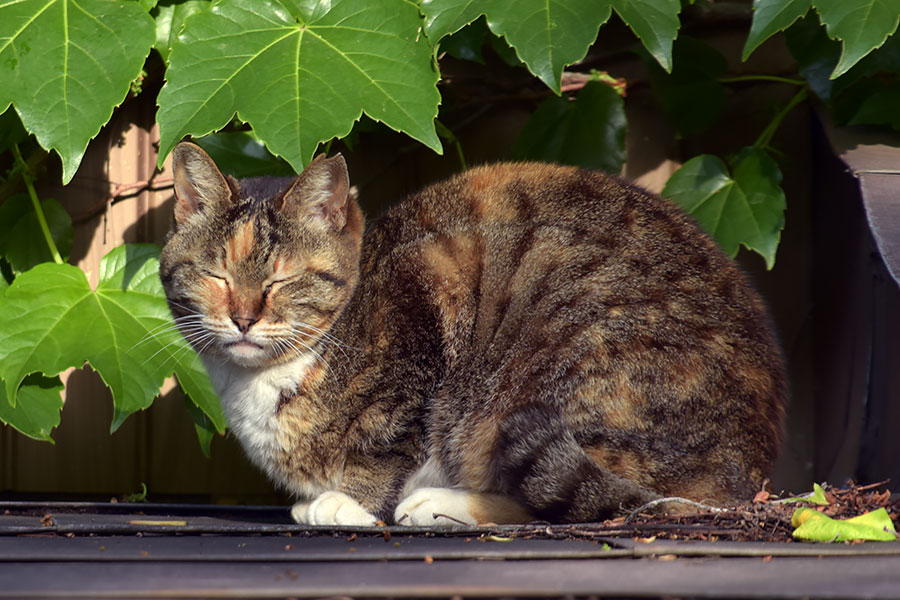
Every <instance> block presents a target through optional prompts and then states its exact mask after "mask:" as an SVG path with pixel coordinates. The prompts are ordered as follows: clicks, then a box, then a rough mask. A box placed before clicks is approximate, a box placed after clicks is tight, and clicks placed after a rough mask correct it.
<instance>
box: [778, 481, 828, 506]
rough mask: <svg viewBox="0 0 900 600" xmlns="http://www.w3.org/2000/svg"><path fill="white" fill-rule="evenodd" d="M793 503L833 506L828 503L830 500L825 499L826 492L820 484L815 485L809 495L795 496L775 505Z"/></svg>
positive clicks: (779, 501)
mask: <svg viewBox="0 0 900 600" xmlns="http://www.w3.org/2000/svg"><path fill="white" fill-rule="evenodd" d="M793 502H810V503H812V504H815V505H817V506H828V505H829V504H831V503H830V502H829V501H828V498H826V497H825V490H824V489H823V488H822V486H821V485H819V484H818V483H814V484H813V491H811V492H809V493H808V494H804V495H802V496H793V497H791V498H785V499H783V500H776V501H775V502H773V504H789V503H793Z"/></svg>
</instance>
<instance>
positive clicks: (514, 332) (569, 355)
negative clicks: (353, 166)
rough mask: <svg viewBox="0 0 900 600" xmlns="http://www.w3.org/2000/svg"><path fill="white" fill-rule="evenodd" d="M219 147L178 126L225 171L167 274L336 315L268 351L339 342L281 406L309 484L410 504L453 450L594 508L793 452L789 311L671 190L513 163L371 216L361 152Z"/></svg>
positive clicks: (742, 494)
mask: <svg viewBox="0 0 900 600" xmlns="http://www.w3.org/2000/svg"><path fill="white" fill-rule="evenodd" d="M204 157H205V155H204V154H202V151H200V150H199V149H196V147H193V146H190V145H187V144H182V145H180V146H179V148H178V149H176V157H175V158H176V170H178V169H181V170H182V173H183V174H186V175H184V177H187V178H188V179H190V177H191V173H193V174H194V175H193V177H194V178H195V179H196V178H199V179H201V180H202V185H197V184H195V185H194V186H193V187H191V186H190V185H186V184H182V185H181V188H180V197H179V202H178V204H177V206H178V208H177V209H176V223H177V224H176V227H175V228H174V230H173V232H172V233H171V234H170V237H169V239H168V241H167V244H166V247H165V249H164V251H163V255H162V263H161V277H162V279H163V282H164V284H165V286H166V291H167V294H168V297H169V299H170V304H171V307H172V311H173V313H174V314H175V315H176V316H177V317H178V316H180V317H188V316H189V315H191V314H203V315H209V314H211V315H214V316H215V315H218V317H217V318H218V319H219V321H220V322H222V323H224V324H225V325H222V327H225V326H226V325H228V323H229V322H234V323H235V326H236V327H237V328H238V329H240V330H241V331H243V329H242V327H244V326H246V327H247V328H248V329H249V328H260V329H264V328H265V327H272V328H277V327H279V326H280V324H281V323H283V322H302V323H306V324H308V325H310V326H312V327H305V326H304V327H301V329H302V332H301V333H298V332H297V331H296V330H295V331H293V332H285V333H282V334H281V335H285V336H288V337H289V338H290V339H292V340H293V341H292V342H291V345H290V347H288V346H286V345H284V344H283V345H282V346H281V348H282V352H281V353H279V352H276V351H274V350H273V351H271V352H269V354H267V355H266V358H265V359H264V360H263V359H261V360H262V362H261V363H260V364H263V365H267V364H275V363H278V362H280V361H281V362H283V361H285V360H288V359H289V358H290V357H292V356H295V355H296V354H297V353H304V352H310V351H314V352H315V355H316V356H315V357H314V358H311V362H312V367H311V368H310V369H309V370H308V371H307V372H306V373H305V375H304V377H303V379H302V381H300V382H299V383H297V384H296V386H293V387H292V388H291V389H285V390H282V392H281V396H280V399H279V401H278V402H277V408H276V409H272V412H273V414H274V415H275V416H276V422H277V424H278V425H277V427H278V433H277V440H278V444H277V446H278V450H277V451H275V455H274V456H272V457H271V459H270V460H269V461H268V462H266V461H265V460H263V459H257V462H260V466H262V467H263V468H264V469H266V470H267V472H268V473H269V474H270V476H272V477H273V479H274V480H275V481H277V482H278V483H280V484H281V485H283V486H285V487H286V488H287V489H289V490H292V491H294V492H297V493H298V494H300V495H306V496H309V495H310V492H309V490H310V489H314V490H319V491H322V490H329V489H335V490H339V491H341V492H344V493H346V494H348V495H349V496H351V497H352V498H354V499H356V500H357V501H358V502H359V503H360V504H361V505H362V506H363V507H364V508H366V509H367V510H368V511H370V512H371V513H372V514H375V515H378V516H380V517H382V518H389V517H390V516H391V515H392V511H393V509H394V507H395V506H396V504H397V503H398V501H399V500H400V499H401V498H400V495H401V490H402V489H403V486H404V483H405V482H406V480H407V479H408V478H409V477H410V476H411V475H412V474H413V473H415V472H416V471H417V470H418V469H419V468H421V467H422V465H423V464H424V463H425V462H426V461H428V460H429V459H430V460H431V461H432V464H436V465H437V466H438V467H439V469H440V471H441V473H442V474H443V476H444V477H445V479H446V481H447V482H448V484H449V485H450V486H453V487H458V488H462V489H467V490H471V491H473V492H479V493H481V495H480V497H481V498H482V499H483V502H481V501H479V502H476V504H477V505H478V506H479V507H481V509H478V510H483V511H484V512H483V514H480V515H479V518H484V519H485V520H493V521H498V520H508V521H516V520H522V519H525V518H526V516H527V515H531V516H535V517H541V518H545V519H550V520H562V521H575V520H590V519H599V518H604V517H608V516H609V515H611V514H612V513H613V512H614V511H616V510H617V509H618V508H620V507H621V506H628V505H634V504H636V503H639V502H643V501H646V500H649V499H652V498H655V497H657V496H659V495H664V496H669V495H678V496H684V497H688V498H693V499H695V500H702V501H708V502H719V503H723V502H729V501H732V500H736V499H742V498H747V497H749V496H751V495H752V493H753V492H754V491H755V490H756V489H757V488H758V486H759V485H760V484H761V482H762V480H763V478H764V477H766V476H767V475H768V474H769V472H770V470H771V467H772V464H773V461H774V459H775V457H776V454H777V451H778V446H779V434H780V428H781V418H782V405H783V401H784V398H785V393H786V392H785V381H784V375H783V371H782V364H781V357H780V353H779V350H778V348H777V345H776V342H775V339H774V336H773V333H772V330H771V326H770V324H769V320H768V318H767V316H766V314H765V312H764V308H763V305H762V302H761V301H760V299H759V298H758V297H757V295H756V294H755V293H754V292H753V291H752V289H751V288H750V287H749V286H748V284H747V283H746V281H745V278H744V277H743V275H742V274H741V273H740V272H739V270H738V269H737V268H736V267H735V265H734V264H733V263H732V261H731V260H729V259H728V258H727V257H726V256H724V255H723V254H722V252H721V251H720V250H719V249H718V248H717V247H716V245H715V244H714V242H712V241H711V240H710V239H709V238H708V237H707V236H706V235H704V234H702V233H701V232H700V231H699V230H698V228H697V227H696V226H695V225H694V223H693V222H692V221H691V220H690V219H689V218H688V217H686V216H685V215H684V214H682V213H681V212H680V211H679V210H678V209H676V208H675V207H674V206H673V205H672V204H671V203H669V202H668V201H665V200H662V199H660V198H658V197H656V196H653V195H651V194H648V193H647V192H644V191H643V190H641V189H639V188H637V187H634V186H632V185H629V184H627V183H623V182H622V181H620V180H618V179H615V178H612V177H609V176H606V175H603V174H600V173H596V172H590V171H584V170H579V169H576V168H572V167H559V166H553V165H546V164H534V163H527V164H498V165H494V166H486V167H479V168H476V169H472V170H470V171H467V172H465V173H462V174H459V175H457V176H455V177H453V178H451V179H450V180H448V181H445V182H443V183H439V184H436V185H433V186H430V187H428V188H426V189H425V190H423V191H421V192H420V193H418V194H415V195H413V196H412V197H410V198H408V199H407V200H405V201H403V202H401V203H398V204H397V205H395V206H394V207H392V208H391V209H389V210H388V211H387V212H386V214H384V215H383V216H382V217H381V218H380V219H379V220H378V221H376V222H374V223H373V224H372V225H371V226H370V227H369V228H368V229H366V231H365V235H364V237H363V223H362V216H361V213H360V212H359V209H358V207H357V206H356V204H355V202H354V201H353V199H352V198H347V196H348V192H347V183H346V172H345V171H342V169H343V161H342V159H331V161H322V160H317V161H315V162H314V163H313V165H312V166H311V167H310V168H309V169H307V171H305V172H304V174H303V175H301V176H300V177H299V178H298V180H297V181H296V182H293V183H292V182H291V180H283V181H274V180H273V181H266V182H263V181H250V182H248V181H243V182H235V181H233V180H229V179H226V178H225V177H223V176H221V175H219V174H218V172H217V171H216V172H215V173H212V169H214V167H212V168H211V167H210V166H209V165H211V161H208V158H204ZM206 161H208V164H207V162H206ZM185 165H188V167H190V166H191V165H193V167H192V168H193V170H191V168H186V167H185ZM323 165H327V168H326V166H323ZM263 189H265V193H261V192H260V191H259V190H263ZM198 190H199V191H198ZM235 190H241V191H240V194H241V196H242V197H240V198H236V197H232V196H234V195H235V193H233V192H234V191H235ZM223 261H224V262H223ZM273 282H274V283H273ZM266 289H268V292H265V291H264V290H266ZM213 292H216V293H213ZM228 326H229V327H230V325H228ZM326 331H327V332H328V333H327V336H326V335H324V334H323V333H322V332H326ZM235 335H236V334H235ZM274 336H275V334H274V333H273V337H274ZM188 337H189V338H190V335H189V336H188ZM336 340H339V342H340V345H339V344H338V343H335V341H336ZM204 343H205V340H199V339H197V338H196V336H195V339H194V344H195V345H196V346H197V347H198V348H201V349H202V350H203V352H204V353H205V354H206V355H209V356H213V357H215V356H220V357H225V359H223V360H228V358H227V357H228V352H227V349H226V348H224V346H223V347H220V346H219V344H217V343H213V344H212V345H210V346H209V347H204ZM273 344H274V342H273ZM286 348H287V350H285V349H286ZM254 364H255V363H254ZM254 368H255V367H254ZM245 445H246V444H245ZM248 452H250V453H251V455H252V451H251V450H250V449H248ZM263 463H265V464H263Z"/></svg>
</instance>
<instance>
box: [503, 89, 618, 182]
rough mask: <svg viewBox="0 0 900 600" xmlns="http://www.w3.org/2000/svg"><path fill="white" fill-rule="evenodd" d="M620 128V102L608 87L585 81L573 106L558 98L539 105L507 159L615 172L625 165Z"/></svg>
mask: <svg viewBox="0 0 900 600" xmlns="http://www.w3.org/2000/svg"><path fill="white" fill-rule="evenodd" d="M626 128H627V123H626V120H625V105H624V102H623V101H622V98H621V97H620V96H619V95H618V94H617V93H616V92H615V90H613V89H612V88H611V87H609V86H608V85H606V84H603V83H599V82H596V81H591V82H588V83H587V85H585V86H584V88H583V89H582V90H581V91H580V92H578V95H577V96H576V98H575V101H574V102H571V101H570V100H569V99H568V98H559V97H552V98H548V99H547V100H545V101H544V102H542V103H541V105H540V106H539V107H538V109H537V110H536V111H535V113H534V114H533V115H532V116H531V118H530V119H529V120H528V123H526V124H525V128H524V129H523V130H522V133H521V134H520V135H519V138H518V139H517V140H516V142H515V143H514V144H513V149H512V155H513V158H515V159H530V160H543V161H549V162H557V163H562V164H568V165H577V166H581V167H586V168H591V169H602V170H604V171H607V172H609V173H616V174H618V173H620V172H621V170H622V164H623V163H624V161H625V131H626Z"/></svg>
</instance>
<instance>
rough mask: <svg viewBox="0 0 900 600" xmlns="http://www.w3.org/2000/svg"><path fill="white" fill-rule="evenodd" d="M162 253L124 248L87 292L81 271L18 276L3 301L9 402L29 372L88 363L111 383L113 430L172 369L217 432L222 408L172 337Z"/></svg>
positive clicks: (0, 314) (44, 270)
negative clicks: (162, 278)
mask: <svg viewBox="0 0 900 600" xmlns="http://www.w3.org/2000/svg"><path fill="white" fill-rule="evenodd" d="M158 254H159V249H158V248H157V247H156V246H151V245H126V246H120V247H118V248H116V249H114V250H112V251H111V252H110V253H109V254H107V255H106V256H105V257H104V258H103V261H102V262H101V265H100V283H99V285H98V286H97V289H96V291H93V290H91V289H90V287H89V285H88V282H87V279H86V277H85V275H84V272H83V271H81V270H80V269H78V268H77V267H73V266H71V265H57V264H50V263H44V264H41V265H38V266H37V267H35V268H33V269H31V270H30V271H27V272H25V273H23V274H21V275H20V276H18V277H17V278H16V279H15V280H14V281H13V283H12V285H10V287H9V288H8V289H7V290H6V293H5V294H4V296H3V297H2V299H0V322H3V323H5V324H6V325H5V326H4V328H3V329H2V330H0V379H2V380H3V382H4V387H5V394H6V396H7V399H8V403H9V404H11V405H13V406H15V405H17V390H18V389H19V384H20V383H21V382H22V380H23V379H24V378H25V377H26V376H27V375H28V374H30V373H34V372H41V373H45V374H48V375H55V374H57V373H59V372H60V371H62V370H63V369H66V368H68V367H72V366H74V367H80V366H82V365H83V364H84V363H85V362H87V363H88V364H89V365H90V366H91V367H92V368H93V369H94V370H95V371H97V372H98V373H99V374H100V377H101V378H102V379H103V381H104V382H105V383H106V385H107V386H109V388H110V390H111V391H112V396H113V403H114V416H113V422H112V430H115V429H116V428H118V426H119V425H121V424H122V422H123V421H124V420H125V418H126V417H127V416H128V415H130V414H131V413H133V412H135V411H137V410H142V409H144V408H147V407H148V406H149V405H150V403H151V402H152V401H153V398H154V397H155V396H156V394H157V393H158V392H159V389H160V386H161V385H162V382H163V379H164V378H165V377H167V376H168V375H170V374H171V373H172V371H173V370H174V371H175V373H176V374H177V375H178V379H179V382H180V383H181V385H182V387H183V388H184V389H185V391H186V392H187V393H188V394H189V395H190V396H191V398H192V399H193V400H194V401H195V402H196V403H197V404H198V406H200V407H201V408H202V409H203V411H204V412H205V413H206V414H207V416H208V417H209V418H210V420H211V421H212V422H213V423H215V424H216V426H217V428H218V429H219V430H220V431H222V430H224V426H225V421H224V417H223V414H222V412H221V407H220V406H219V403H218V401H217V400H216V397H215V394H214V392H213V391H212V386H211V385H210V383H209V380H208V378H207V377H206V375H205V373H204V372H203V370H202V366H201V365H199V364H198V363H199V361H197V360H196V357H195V355H194V354H193V352H192V351H191V350H190V348H189V347H188V346H187V344H186V342H184V341H183V340H182V339H181V338H180V336H177V335H175V332H174V327H173V325H172V321H171V316H170V315H169V312H168V307H167V306H166V302H165V298H164V296H163V291H162V285H161V284H160V282H159V275H158V270H159V262H158V258H157V257H158Z"/></svg>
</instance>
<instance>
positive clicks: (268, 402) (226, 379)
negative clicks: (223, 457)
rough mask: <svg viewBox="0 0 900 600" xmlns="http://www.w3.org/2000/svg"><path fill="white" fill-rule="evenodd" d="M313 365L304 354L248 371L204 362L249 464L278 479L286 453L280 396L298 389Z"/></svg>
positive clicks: (246, 368) (227, 363) (219, 362)
mask: <svg viewBox="0 0 900 600" xmlns="http://www.w3.org/2000/svg"><path fill="white" fill-rule="evenodd" d="M314 361H315V356H312V355H310V354H303V355H300V356H298V357H297V358H295V359H294V360H292V361H290V362H286V363H283V364H280V365H276V366H274V367H268V368H249V367H240V366H238V365H235V364H233V363H229V362H223V361H220V360H217V359H216V358H214V357H209V358H206V360H205V363H206V369H207V371H208V372H209V377H210V380H211V381H212V384H213V387H215V389H216V393H218V395H219V400H220V401H221V403H222V408H223V410H224V411H225V416H226V418H227V419H228V425H229V426H230V427H231V430H232V432H233V433H234V434H235V436H237V438H238V440H239V441H240V442H241V445H242V446H243V448H244V451H245V452H246V453H247V456H248V457H249V458H250V460H251V461H252V462H253V463H254V464H256V465H257V466H259V467H260V468H262V469H263V470H265V471H266V473H267V474H268V475H269V476H271V477H274V478H275V479H279V477H278V474H277V473H276V472H275V465H276V461H277V457H278V454H279V453H280V452H281V451H282V450H283V449H282V448H281V447H280V446H279V442H278V438H279V436H278V429H279V423H278V404H279V402H280V401H281V393H282V391H285V390H294V389H296V388H297V385H298V384H299V383H300V382H301V381H302V380H303V378H304V377H305V375H306V373H307V371H308V370H309V368H310V366H312V364H313V362H314Z"/></svg>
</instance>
